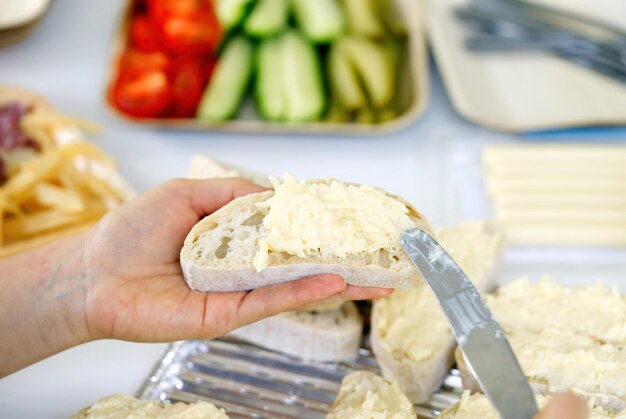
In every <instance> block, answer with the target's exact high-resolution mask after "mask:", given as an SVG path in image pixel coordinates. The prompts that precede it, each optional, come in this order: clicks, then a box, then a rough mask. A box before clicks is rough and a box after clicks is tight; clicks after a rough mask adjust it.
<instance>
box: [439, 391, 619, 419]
mask: <svg viewBox="0 0 626 419" xmlns="http://www.w3.org/2000/svg"><path fill="white" fill-rule="evenodd" d="M536 399H537V406H539V408H540V409H541V408H543V407H544V406H545V405H546V404H548V402H549V401H550V397H546V396H537V397H536ZM588 408H589V419H623V418H625V417H626V414H624V413H616V412H611V411H607V410H605V409H604V408H602V406H598V405H594V404H593V402H591V401H589V403H588ZM477 418H480V419H499V416H498V414H497V413H496V411H495V409H494V408H493V406H491V403H490V402H489V399H487V397H486V396H484V395H482V394H474V395H471V396H470V392H469V391H465V392H464V393H463V396H461V400H460V401H459V402H457V403H455V404H453V405H452V406H450V407H449V408H447V409H446V410H444V411H443V412H441V414H440V415H439V419H477Z"/></svg>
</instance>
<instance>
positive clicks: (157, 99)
mask: <svg viewBox="0 0 626 419" xmlns="http://www.w3.org/2000/svg"><path fill="white" fill-rule="evenodd" d="M171 98H172V92H171V87H170V84H169V81H168V79H167V74H165V72H164V71H162V70H146V71H144V72H136V73H126V74H124V73H122V74H121V75H120V77H119V78H118V80H117V82H116V83H115V86H114V88H113V92H112V95H111V101H112V102H113V104H114V105H115V107H116V108H117V109H119V110H120V111H122V112H124V113H126V114H128V115H131V116H136V117H141V118H148V117H157V116H160V115H162V114H163V112H164V111H165V110H166V109H167V108H168V107H169V106H170V102H171Z"/></svg>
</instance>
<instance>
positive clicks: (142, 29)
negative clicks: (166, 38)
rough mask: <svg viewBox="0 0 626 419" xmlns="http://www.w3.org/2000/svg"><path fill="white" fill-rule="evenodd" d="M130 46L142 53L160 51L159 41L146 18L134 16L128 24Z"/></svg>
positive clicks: (156, 33) (151, 24) (155, 31)
mask: <svg viewBox="0 0 626 419" xmlns="http://www.w3.org/2000/svg"><path fill="white" fill-rule="evenodd" d="M130 45H131V46H132V47H133V48H136V49H138V50H139V51H143V52H158V51H162V50H163V47H162V46H161V40H160V39H159V34H158V32H157V30H156V28H155V27H154V24H153V23H152V21H151V20H150V19H148V18H147V17H146V16H136V17H134V18H133V19H132V21H131V23H130Z"/></svg>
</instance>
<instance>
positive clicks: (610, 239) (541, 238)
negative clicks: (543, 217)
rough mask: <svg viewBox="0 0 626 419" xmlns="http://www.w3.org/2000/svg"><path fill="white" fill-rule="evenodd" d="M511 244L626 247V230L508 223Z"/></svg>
mask: <svg viewBox="0 0 626 419" xmlns="http://www.w3.org/2000/svg"><path fill="white" fill-rule="evenodd" d="M504 229H505V232H506V237H507V241H508V242H509V243H511V244H524V245H558V246H563V245H565V246H626V226H624V225H615V226H602V227H600V226H596V225H590V226H582V225H577V224H569V225H568V224H562V225H555V224H542V223H537V224H531V223H505V224H504Z"/></svg>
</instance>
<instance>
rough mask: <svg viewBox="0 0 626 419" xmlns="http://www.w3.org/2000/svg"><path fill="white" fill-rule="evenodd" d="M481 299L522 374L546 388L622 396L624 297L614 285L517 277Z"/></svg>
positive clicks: (625, 379) (625, 382)
mask: <svg viewBox="0 0 626 419" xmlns="http://www.w3.org/2000/svg"><path fill="white" fill-rule="evenodd" d="M485 301H486V303H487V304H488V306H489V308H490V309H491V312H492V313H493V315H494V316H495V318H496V319H497V320H498V322H499V323H500V325H501V326H502V328H503V329H504V331H505V332H506V334H507V336H508V338H509V341H510V342H511V346H512V348H513V351H514V352H515V354H516V355H517V358H518V360H519V362H520V365H521V366H522V369H523V370H524V372H525V374H526V375H527V376H528V377H531V378H533V379H535V380H538V381H540V382H543V383H545V384H546V385H547V386H548V389H549V390H551V391H556V390H562V389H566V388H575V389H576V390H577V391H580V392H583V393H586V394H606V395H613V396H618V397H620V398H623V397H624V396H626V351H625V350H624V347H625V346H626V299H625V298H624V296H622V295H621V294H620V293H619V292H618V291H617V289H615V288H614V289H612V290H608V289H606V288H604V287H603V286H602V285H592V286H578V287H563V286H561V285H559V284H557V283H555V282H552V281H548V280H544V281H542V282H540V283H537V284H532V285H531V284H529V283H528V282H527V281H526V280H519V281H516V282H513V283H511V284H508V285H505V286H503V287H502V288H500V289H499V290H498V291H497V292H496V293H494V294H492V295H488V296H487V297H486V298H485Z"/></svg>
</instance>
